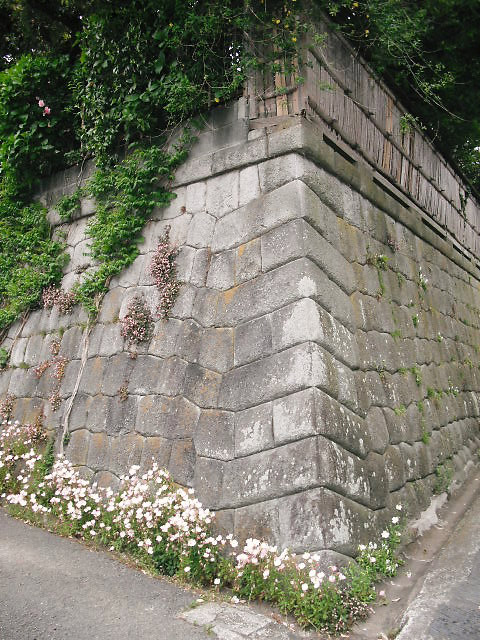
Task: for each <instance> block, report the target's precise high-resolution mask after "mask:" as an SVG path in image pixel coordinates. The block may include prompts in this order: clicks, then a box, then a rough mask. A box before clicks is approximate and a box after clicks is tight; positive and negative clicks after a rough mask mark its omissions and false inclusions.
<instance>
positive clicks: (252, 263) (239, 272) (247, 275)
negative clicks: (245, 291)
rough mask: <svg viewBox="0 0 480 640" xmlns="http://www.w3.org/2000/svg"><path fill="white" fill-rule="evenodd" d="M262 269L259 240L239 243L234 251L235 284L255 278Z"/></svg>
mask: <svg viewBox="0 0 480 640" xmlns="http://www.w3.org/2000/svg"><path fill="white" fill-rule="evenodd" d="M261 271H262V258H261V253H260V240H259V239H258V238H256V239H254V240H250V241H249V242H246V243H245V244H241V245H240V246H239V247H238V248H237V249H236V253H235V284H239V283H241V282H245V281H246V280H251V279H252V278H255V277H256V276H257V275H258V274H259V273H260V272H261Z"/></svg>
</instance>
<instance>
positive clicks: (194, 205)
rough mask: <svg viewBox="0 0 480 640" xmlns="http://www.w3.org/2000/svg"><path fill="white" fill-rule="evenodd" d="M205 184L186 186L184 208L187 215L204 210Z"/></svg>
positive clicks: (197, 183)
mask: <svg viewBox="0 0 480 640" xmlns="http://www.w3.org/2000/svg"><path fill="white" fill-rule="evenodd" d="M205 194H206V184H205V182H194V183H193V184H189V185H188V186H187V192H186V201H185V207H186V209H187V211H188V213H197V212H199V211H203V210H204V209H205Z"/></svg>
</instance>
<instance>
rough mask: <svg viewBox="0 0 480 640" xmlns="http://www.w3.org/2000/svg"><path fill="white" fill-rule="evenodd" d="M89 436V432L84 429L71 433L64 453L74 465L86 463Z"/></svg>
mask: <svg viewBox="0 0 480 640" xmlns="http://www.w3.org/2000/svg"><path fill="white" fill-rule="evenodd" d="M90 437H91V436H90V433H89V432H88V431H86V430H85V429H81V430H79V431H75V432H74V433H72V435H71V437H70V442H69V443H68V447H67V450H66V455H68V459H69V460H70V462H72V464H74V465H75V466H78V465H85V464H87V453H88V449H89V442H90Z"/></svg>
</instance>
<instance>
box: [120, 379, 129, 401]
mask: <svg viewBox="0 0 480 640" xmlns="http://www.w3.org/2000/svg"><path fill="white" fill-rule="evenodd" d="M118 398H119V400H120V401H121V402H125V401H126V400H128V380H125V382H124V383H123V384H122V386H121V387H120V388H119V390H118Z"/></svg>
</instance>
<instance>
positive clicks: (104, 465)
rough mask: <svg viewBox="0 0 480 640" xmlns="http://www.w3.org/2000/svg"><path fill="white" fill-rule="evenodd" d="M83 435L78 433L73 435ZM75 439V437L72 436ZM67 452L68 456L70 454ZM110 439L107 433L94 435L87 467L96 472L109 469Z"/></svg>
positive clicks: (90, 441)
mask: <svg viewBox="0 0 480 640" xmlns="http://www.w3.org/2000/svg"><path fill="white" fill-rule="evenodd" d="M77 433H82V432H81V431H76V432H75V433H74V434H73V435H76V434H77ZM72 438H73V436H72ZM68 453H69V452H68V450H67V454H68ZM108 454H109V438H108V436H107V434H106V433H105V432H99V433H92V434H91V435H90V439H89V445H88V455H87V461H86V463H85V464H86V465H87V466H88V467H89V468H90V469H91V470H92V471H94V472H97V471H103V470H106V469H108Z"/></svg>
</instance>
